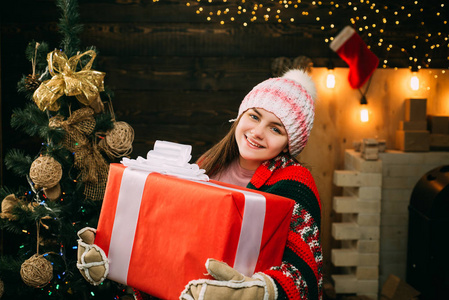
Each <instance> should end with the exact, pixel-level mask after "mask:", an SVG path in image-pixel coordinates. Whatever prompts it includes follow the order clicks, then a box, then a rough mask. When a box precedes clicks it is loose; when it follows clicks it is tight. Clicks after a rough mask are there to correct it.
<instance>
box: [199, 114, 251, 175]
mask: <svg viewBox="0 0 449 300" xmlns="http://www.w3.org/2000/svg"><path fill="white" fill-rule="evenodd" d="M241 117H242V116H239V118H238V119H237V121H235V122H234V123H233V124H232V126H231V129H230V130H229V132H228V133H227V134H226V135H225V136H224V137H223V139H221V141H219V142H218V143H217V144H215V145H214V146H213V147H212V148H210V149H209V150H207V151H206V152H205V153H204V154H203V155H201V156H200V158H199V159H198V161H197V164H198V165H199V166H200V168H202V169H204V170H206V174H207V175H209V176H213V175H214V174H217V173H219V172H221V171H222V170H223V169H226V168H227V167H228V166H229V164H231V162H233V161H234V160H235V159H237V158H238V157H239V148H238V146H237V141H236V140H235V129H236V127H237V124H238V123H239V121H240V118H241Z"/></svg>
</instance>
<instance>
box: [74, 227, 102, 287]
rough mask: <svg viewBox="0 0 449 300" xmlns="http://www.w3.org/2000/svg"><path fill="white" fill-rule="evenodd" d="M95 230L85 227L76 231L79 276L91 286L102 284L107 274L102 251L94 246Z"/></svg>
mask: <svg viewBox="0 0 449 300" xmlns="http://www.w3.org/2000/svg"><path fill="white" fill-rule="evenodd" d="M96 232H97V231H96V229H94V228H90V227H85V228H83V229H81V230H80V231H78V237H79V240H78V261H77V264H76V266H77V267H78V269H79V270H80V272H81V275H83V277H84V278H85V279H86V280H87V281H88V282H89V283H90V284H92V285H99V284H100V283H102V282H103V281H104V280H105V279H106V276H107V275H108V273H109V261H108V258H107V257H106V254H105V253H104V251H103V250H102V249H101V248H100V247H98V246H97V245H95V244H94V240H95V233H96Z"/></svg>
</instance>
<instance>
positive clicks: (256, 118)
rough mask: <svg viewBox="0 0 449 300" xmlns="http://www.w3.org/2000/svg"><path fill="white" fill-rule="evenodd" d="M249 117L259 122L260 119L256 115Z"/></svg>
mask: <svg viewBox="0 0 449 300" xmlns="http://www.w3.org/2000/svg"><path fill="white" fill-rule="evenodd" d="M249 117H250V118H251V119H254V120H259V117H258V116H256V115H254V114H249Z"/></svg>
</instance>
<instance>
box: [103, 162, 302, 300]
mask: <svg viewBox="0 0 449 300" xmlns="http://www.w3.org/2000/svg"><path fill="white" fill-rule="evenodd" d="M293 206H294V201H293V200H291V199H288V198H284V197H280V196H277V195H272V194H268V193H263V192H258V191H254V190H251V189H246V188H241V187H237V186H234V185H229V184H224V183H221V182H217V181H213V180H211V181H209V182H204V181H191V180H185V179H180V178H176V177H172V176H167V175H161V174H159V173H149V172H143V171H138V170H133V169H131V168H127V167H125V166H123V165H121V164H111V166H110V170H109V177H108V183H107V186H106V192H105V196H104V200H103V205H102V209H101V213H100V219H99V223H98V227H97V234H96V238H95V244H97V245H98V246H99V247H100V248H102V249H103V250H104V251H105V253H106V255H107V256H108V259H109V275H108V278H109V279H111V280H114V281H117V282H120V283H122V284H126V285H128V286H131V287H133V288H136V289H138V290H141V291H143V292H145V293H148V294H150V295H152V296H155V297H158V298H161V299H178V298H179V295H180V294H181V291H182V290H183V289H184V287H185V285H186V284H187V283H188V282H189V281H190V280H193V279H199V278H211V277H210V276H209V275H206V274H205V272H206V271H205V267H204V264H205V262H206V260H207V259H208V258H215V259H218V260H221V261H225V262H226V263H228V264H229V265H230V266H232V267H234V268H236V269H237V270H239V271H240V272H242V273H244V274H245V275H249V276H251V275H252V274H253V273H255V272H259V271H263V270H266V269H268V268H270V267H272V266H276V265H279V264H280V263H281V260H282V255H283V252H284V247H285V243H286V240H287V235H288V230H289V225H290V220H291V215H292V210H293Z"/></svg>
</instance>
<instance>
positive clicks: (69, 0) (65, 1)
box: [56, 0, 83, 57]
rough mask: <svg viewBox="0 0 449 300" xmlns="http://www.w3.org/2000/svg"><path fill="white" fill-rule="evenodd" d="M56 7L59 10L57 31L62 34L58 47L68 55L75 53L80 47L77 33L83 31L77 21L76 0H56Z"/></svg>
mask: <svg viewBox="0 0 449 300" xmlns="http://www.w3.org/2000/svg"><path fill="white" fill-rule="evenodd" d="M56 5H57V7H58V8H59V9H60V10H61V18H60V19H59V32H60V33H61V34H62V41H61V45H60V47H61V48H62V49H63V51H64V52H65V54H66V55H67V56H68V57H71V56H73V55H75V54H76V52H77V51H78V49H79V47H80V44H81V42H80V39H79V37H78V35H79V34H80V33H81V32H82V31H83V26H82V25H81V24H79V23H78V21H79V13H78V2H77V1H75V0H58V1H57V2H56Z"/></svg>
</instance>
